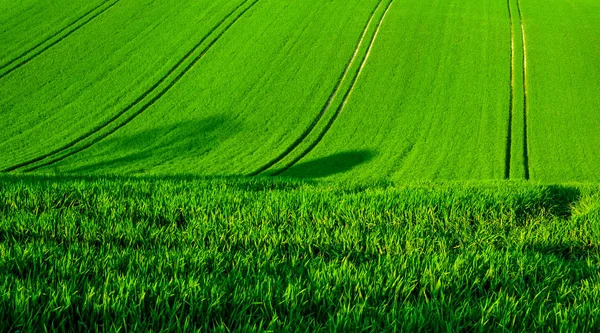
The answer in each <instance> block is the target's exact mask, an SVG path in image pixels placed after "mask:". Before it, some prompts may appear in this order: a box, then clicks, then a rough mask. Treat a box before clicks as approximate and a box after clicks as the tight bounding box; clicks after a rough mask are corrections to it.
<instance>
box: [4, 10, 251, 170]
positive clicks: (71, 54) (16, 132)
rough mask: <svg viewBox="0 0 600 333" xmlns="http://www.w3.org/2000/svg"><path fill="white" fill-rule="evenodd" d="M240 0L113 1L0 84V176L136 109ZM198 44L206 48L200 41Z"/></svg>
mask: <svg viewBox="0 0 600 333" xmlns="http://www.w3.org/2000/svg"><path fill="white" fill-rule="evenodd" d="M250 4H252V2H250V1H248V0H245V1H243V0H239V1H238V0H236V1H232V0H220V1H212V0H211V1H209V0H202V1H191V0H190V1H180V2H177V4H176V5H174V4H171V3H169V4H165V3H161V2H157V1H150V0H121V1H119V2H118V3H117V4H116V5H115V6H114V7H113V8H112V9H111V10H110V11H107V12H106V13H104V14H103V15H101V16H99V17H97V18H96V19H95V20H93V21H92V22H90V23H89V24H87V25H85V26H84V27H82V28H80V29H78V30H77V31H76V32H75V33H73V34H71V35H70V36H68V37H67V38H66V39H65V40H63V41H62V42H60V43H59V44H56V45H55V46H54V47H52V48H50V49H48V50H47V51H46V52H44V53H43V54H41V55H40V56H38V57H36V58H34V59H32V60H31V61H29V62H28V63H27V64H26V65H24V66H22V67H20V68H19V69H18V70H16V71H13V72H12V73H10V74H9V75H7V76H5V77H3V78H1V79H0V96H2V98H1V99H0V112H1V113H2V118H3V121H4V122H5V123H7V124H10V126H8V127H6V128H5V129H3V131H1V132H0V156H2V157H3V158H2V159H1V160H0V169H4V170H7V169H8V170H10V169H11V168H13V167H14V166H16V165H20V164H28V163H29V162H30V161H33V160H35V159H37V158H39V157H40V156H43V155H44V154H46V153H47V152H51V151H54V150H56V149H60V148H61V147H64V146H65V145H67V144H69V143H71V142H74V141H76V140H78V139H79V138H80V137H81V136H82V135H84V134H85V133H89V132H90V131H92V130H94V129H96V128H98V127H100V126H102V125H103V124H105V123H106V122H107V121H109V120H110V119H111V118H113V117H114V116H115V115H117V114H119V113H120V112H122V111H123V110H125V109H127V108H128V107H130V105H132V104H136V103H137V101H138V100H139V99H140V98H141V97H143V96H145V94H147V92H148V91H149V90H151V88H152V87H153V86H154V85H155V84H156V83H157V82H159V81H160V80H161V79H162V78H164V77H165V76H166V75H167V74H168V73H169V72H170V70H171V69H172V68H173V67H175V66H176V65H177V64H178V63H179V62H180V61H181V59H183V58H185V57H186V55H187V54H188V53H189V52H190V50H193V49H195V48H197V46H198V44H199V43H201V42H202V41H205V39H206V37H207V36H212V35H213V30H214V29H215V27H219V26H220V25H221V22H222V21H224V20H226V19H227V18H228V17H230V16H231V15H232V13H234V12H236V11H239V7H240V6H241V5H246V6H248V5H250ZM206 43H208V42H207V41H206Z"/></svg>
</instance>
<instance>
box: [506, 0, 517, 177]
mask: <svg viewBox="0 0 600 333" xmlns="http://www.w3.org/2000/svg"><path fill="white" fill-rule="evenodd" d="M510 1H511V0H506V4H507V6H508V17H509V19H510V20H509V23H510V100H509V104H508V134H507V140H506V157H505V164H504V178H505V179H510V164H511V154H512V150H511V149H512V135H513V134H512V124H513V100H514V94H515V82H514V80H515V74H514V71H515V29H514V26H513V15H512V10H511V9H510Z"/></svg>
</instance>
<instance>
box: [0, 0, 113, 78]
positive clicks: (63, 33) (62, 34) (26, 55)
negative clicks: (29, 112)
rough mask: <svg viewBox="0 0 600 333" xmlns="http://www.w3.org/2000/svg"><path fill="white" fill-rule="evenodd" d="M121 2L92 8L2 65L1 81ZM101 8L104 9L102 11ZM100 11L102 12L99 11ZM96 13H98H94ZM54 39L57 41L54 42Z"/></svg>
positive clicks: (102, 4)
mask: <svg viewBox="0 0 600 333" xmlns="http://www.w3.org/2000/svg"><path fill="white" fill-rule="evenodd" d="M119 1H120V0H116V1H112V2H110V1H104V2H103V3H101V4H99V5H98V6H96V7H94V8H92V9H91V10H90V11H88V12H87V13H85V14H83V15H82V16H81V17H79V18H78V19H77V20H75V21H74V22H72V23H70V24H69V25H67V26H66V27H64V28H62V29H60V30H59V31H57V32H56V33H54V34H53V35H52V36H50V37H48V38H47V39H45V40H43V41H41V42H39V43H38V44H37V45H35V46H33V47H32V48H30V49H29V50H27V51H25V52H23V53H21V54H20V55H19V56H17V57H16V58H14V59H13V60H10V61H9V62H7V63H6V64H4V65H1V66H0V79H2V78H4V77H5V76H7V75H8V74H10V73H12V72H13V71H15V70H17V69H19V68H21V67H22V66H24V65H26V64H27V63H29V62H30V61H31V60H33V59H35V58H36V57H37V56H39V55H41V54H42V53H44V52H45V51H47V50H48V49H50V48H51V47H53V46H54V45H56V44H58V43H60V42H62V41H63V40H64V39H65V38H67V37H69V36H70V35H71V34H73V33H74V32H76V31H78V30H79V29H81V28H82V27H83V26H85V25H86V24H88V23H90V22H91V21H92V20H94V19H95V18H97V17H98V16H100V15H102V14H103V13H104V12H106V11H107V10H109V9H110V8H112V7H113V6H114V5H116V4H117V3H118V2H119ZM109 2H110V4H109V5H108V6H106V7H104V8H102V6H104V5H106V4H107V3H109ZM100 8H102V9H100ZM98 9H100V10H98ZM94 12H96V13H94ZM57 37H58V38H57ZM55 38H56V39H55ZM53 39H55V40H54V41H53Z"/></svg>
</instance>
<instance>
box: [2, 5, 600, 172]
mask: <svg viewBox="0 0 600 333" xmlns="http://www.w3.org/2000/svg"><path fill="white" fill-rule="evenodd" d="M0 9H2V10H1V11H0V12H1V13H2V14H0V18H2V19H0V44H1V45H2V46H3V47H2V50H1V51H0V52H1V53H0V112H2V117H1V119H0V125H1V126H2V131H1V132H0V156H1V157H2V158H1V159H0V169H2V170H4V171H5V172H13V173H30V172H38V173H46V174H62V175H67V174H141V175H150V174H153V175H166V174H168V175H181V174H186V175H198V176H243V175H273V174H275V175H281V176H288V177H294V178H319V179H329V180H350V179H351V180H356V181H371V180H376V179H381V178H385V179H389V180H392V181H396V182H412V181H423V180H427V181H431V180H484V179H495V180H500V179H515V180H519V179H531V180H534V181H539V182H563V181H580V182H581V181H598V180H600V150H599V149H597V147H598V146H599V145H600V113H598V112H597V110H598V109H599V108H600V98H598V85H597V82H600V68H599V67H598V66H597V65H596V64H597V63H598V62H599V61H600V59H599V58H600V50H599V48H600V40H599V39H600V35H599V34H597V33H596V32H597V31H598V28H600V20H598V18H599V17H600V3H598V2H596V1H592V0H575V1H562V0H561V1H553V2H550V3H540V2H538V1H533V0H519V1H517V0H509V1H508V2H507V1H497V0H484V1H475V0H465V1H441V0H427V1H418V2H412V1H403V0H368V1H364V0H344V1H339V0H332V1H304V0H302V1H293V2H285V1H279V0H218V1H213V0H210V1H208V0H200V1H189V0H184V1H178V2H177V3H175V4H174V3H168V4H167V3H165V2H161V1H151V0H109V1H85V2H84V1H58V2H50V1H21V2H19V3H18V4H14V3H13V2H12V1H8V0H3V1H0Z"/></svg>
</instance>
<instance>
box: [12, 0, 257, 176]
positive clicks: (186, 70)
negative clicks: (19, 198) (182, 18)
mask: <svg viewBox="0 0 600 333" xmlns="http://www.w3.org/2000/svg"><path fill="white" fill-rule="evenodd" d="M251 1H252V0H246V1H243V2H242V3H241V4H240V5H238V6H237V7H236V8H234V9H233V10H232V11H231V12H230V13H229V14H228V15H227V16H226V17H225V18H224V19H223V20H221V21H220V22H219V23H217V24H216V25H215V26H214V27H212V28H211V30H210V31H209V32H208V33H207V34H206V35H205V36H204V37H203V38H202V39H201V40H200V41H199V42H198V43H197V44H196V45H195V46H194V47H193V48H192V49H191V50H190V51H189V52H188V53H187V54H186V55H185V56H184V57H183V58H182V59H181V60H180V61H179V62H178V63H177V64H176V65H175V66H173V67H172V68H171V69H170V70H169V72H168V73H167V74H165V75H164V76H163V77H162V78H161V79H160V80H159V81H158V82H156V83H155V84H154V85H152V87H150V88H149V89H148V90H146V91H145V92H144V93H143V94H142V95H141V96H139V97H138V98H137V99H136V100H135V101H133V102H132V103H131V104H129V105H128V106H127V107H125V108H124V109H123V110H121V111H120V112H119V113H117V114H116V115H114V116H113V117H111V118H110V119H109V120H108V121H106V122H105V123H103V124H101V125H100V126H98V127H96V128H94V129H92V130H91V131H89V132H87V133H85V134H83V135H81V136H79V137H78V138H77V139H75V140H73V141H71V142H70V143H68V144H66V145H64V146H62V147H60V148H58V149H55V150H53V151H51V152H49V153H47V154H44V155H42V156H38V157H36V158H34V159H31V160H28V161H26V162H23V163H19V164H17V165H15V166H12V167H9V168H7V169H4V170H2V172H10V171H15V170H17V169H20V168H22V167H26V166H29V165H31V164H33V163H36V162H39V161H42V160H44V159H46V158H49V157H52V156H54V155H57V154H59V153H61V152H63V151H65V150H67V149H69V148H72V147H74V146H75V145H77V144H78V143H80V142H82V141H83V140H85V139H87V138H89V137H91V136H92V135H94V134H97V133H98V132H100V131H102V130H103V129H105V128H107V127H108V126H109V125H111V124H113V123H115V122H116V121H117V120H118V119H119V118H120V117H121V116H123V115H124V114H125V113H127V112H128V111H130V110H131V109H133V108H134V107H136V106H137V105H138V104H140V103H141V102H142V101H143V100H144V99H145V98H146V97H148V96H149V95H150V94H151V93H153V92H154V91H155V90H157V89H158V88H159V86H160V85H161V84H162V83H164V82H165V81H167V79H169V77H170V76H171V75H172V74H174V73H175V72H176V71H177V70H178V69H179V68H180V67H181V66H182V65H183V63H184V62H185V61H186V60H189V58H191V57H192V55H193V54H194V52H196V51H197V50H198V48H199V47H200V46H201V45H202V44H203V43H204V42H205V41H206V40H207V39H208V38H209V37H210V36H211V35H212V34H213V33H214V32H215V31H216V30H217V29H218V28H219V27H221V26H222V25H223V23H224V22H225V21H226V20H227V19H228V18H230V17H231V16H233V15H234V13H235V12H236V11H237V10H238V9H240V8H241V7H242V6H244V5H245V4H247V3H249V2H251ZM258 1H260V0H254V1H253V2H252V4H250V6H248V7H247V8H245V9H244V10H243V11H241V12H240V13H239V14H238V15H237V16H236V17H235V18H234V19H233V20H232V21H231V22H230V23H229V24H228V25H226V26H225V28H224V29H223V31H221V32H220V33H219V34H218V35H216V37H215V38H214V39H213V40H212V41H211V42H210V43H209V44H208V45H207V46H206V47H205V48H204V49H203V50H202V51H201V53H200V54H199V55H198V56H196V58H194V59H193V60H192V62H190V63H189V64H188V65H187V66H186V67H185V68H184V69H183V71H181V72H180V73H179V74H178V75H177V76H176V77H175V78H174V79H173V80H172V81H171V82H169V83H168V84H167V86H166V87H164V88H162V90H160V91H159V92H158V94H157V95H156V96H154V97H153V98H151V99H150V100H149V101H148V102H146V103H145V104H144V105H143V106H141V108H140V109H139V110H137V111H136V112H135V113H133V114H132V115H130V116H129V117H127V118H126V119H125V120H123V121H122V122H121V123H120V124H117V125H116V126H115V127H114V128H112V129H110V130H108V131H106V132H105V133H101V134H100V135H99V136H98V137H96V138H94V139H93V140H91V141H90V142H88V143H86V144H84V145H83V146H82V147H78V148H76V149H75V150H73V151H71V152H68V153H67V154H65V155H63V156H59V157H57V158H54V159H52V160H50V161H48V162H46V163H43V164H40V165H37V166H34V167H31V168H29V169H26V170H25V172H30V171H34V170H36V169H39V168H41V167H44V166H48V165H51V164H54V163H56V162H58V161H61V160H63V159H65V158H67V157H69V156H72V155H74V154H76V153H79V152H81V151H82V150H84V149H87V148H89V147H91V146H92V145H94V144H95V143H97V142H99V141H100V140H103V139H104V138H106V137H107V136H109V135H111V134H113V133H114V132H115V131H117V130H118V129H120V128H121V127H123V126H125V125H127V124H128V123H129V122H131V121H132V120H133V119H134V118H136V117H137V116H139V115H140V114H141V113H142V112H144V111H145V110H146V109H148V108H149V107H150V106H152V104H154V103H155V102H156V101H157V100H158V99H159V98H161V97H162V96H163V95H164V94H165V93H167V91H168V90H169V89H171V87H173V86H174V85H175V84H176V83H177V82H178V81H179V80H180V79H181V78H182V77H183V76H184V75H185V74H187V73H188V72H189V70H190V69H191V68H192V67H193V66H194V65H196V63H198V61H200V60H201V59H202V58H203V57H204V55H205V54H206V53H207V52H208V51H209V50H210V49H211V48H212V46H213V45H214V44H215V43H216V42H217V41H218V40H219V39H220V38H221V36H223V35H224V34H225V33H226V32H227V31H228V30H229V28H231V26H232V25H234V24H235V23H236V22H237V21H238V20H239V19H240V18H241V17H242V16H243V15H244V14H245V13H246V12H247V11H248V10H250V8H252V7H253V6H254V5H255V4H256V3H257V2H258Z"/></svg>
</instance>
